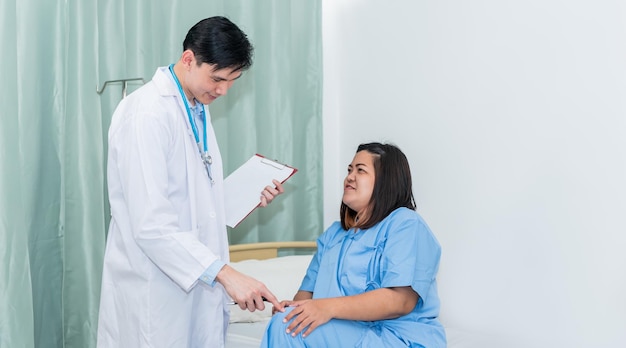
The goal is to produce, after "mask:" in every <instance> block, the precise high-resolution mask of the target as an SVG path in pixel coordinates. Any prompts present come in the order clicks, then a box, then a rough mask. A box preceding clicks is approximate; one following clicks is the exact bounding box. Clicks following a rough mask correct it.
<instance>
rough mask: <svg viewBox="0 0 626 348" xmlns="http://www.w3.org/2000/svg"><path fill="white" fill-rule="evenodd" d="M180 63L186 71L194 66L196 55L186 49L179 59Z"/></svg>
mask: <svg viewBox="0 0 626 348" xmlns="http://www.w3.org/2000/svg"><path fill="white" fill-rule="evenodd" d="M180 61H181V62H182V63H183V65H184V66H185V68H186V69H189V68H190V67H191V64H195V61H196V55H195V54H194V53H193V51H192V50H190V49H186V50H185V51H183V54H182V56H181V57H180Z"/></svg>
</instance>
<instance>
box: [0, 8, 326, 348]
mask: <svg viewBox="0 0 626 348" xmlns="http://www.w3.org/2000/svg"><path fill="white" fill-rule="evenodd" d="M320 7H321V1H303V2H293V1H289V0H280V1H278V0H272V1H263V2H255V1H249V0H247V1H246V0H240V1H235V0H224V1H211V2H207V1H199V0H188V1H184V2H183V1H149V0H137V1H132V2H124V1H114V0H108V1H95V0H88V1H79V0H67V1H61V0H54V1H44V2H41V1H34V0H6V1H1V2H0V44H1V47H2V51H3V54H1V55H0V72H1V76H2V78H3V83H2V85H0V107H1V109H2V112H1V113H0V121H1V127H0V172H1V173H2V174H1V175H0V262H1V264H0V347H76V348H84V347H93V346H95V335H96V325H97V312H98V302H99V295H100V294H99V291H100V275H101V274H100V272H101V267H102V257H103V252H104V244H105V238H106V228H107V225H108V221H109V216H108V215H109V214H108V211H109V210H108V209H109V208H108V197H107V196H106V177H105V168H106V155H105V154H106V151H107V148H106V137H107V130H108V125H109V122H110V118H111V115H112V113H113V110H114V108H115V106H116V105H117V103H118V102H119V101H120V99H121V98H122V85H121V84H110V85H108V86H107V87H106V89H105V90H104V91H103V92H102V94H97V93H96V88H101V87H102V85H103V83H104V81H106V80H115V79H121V78H135V77H141V78H143V79H145V80H146V81H148V80H149V79H150V78H151V77H152V75H153V73H154V71H155V70H156V68H157V67H158V66H163V65H167V64H169V63H171V62H174V61H176V60H177V59H178V58H179V56H180V53H181V51H182V40H183V38H184V35H185V34H186V32H187V30H188V29H189V27H191V25H193V24H195V23H196V22H197V21H198V20H200V19H202V18H205V17H209V16H213V15H225V16H227V17H229V18H230V19H231V20H233V22H235V23H237V24H238V25H239V26H240V27H241V28H242V29H243V30H244V31H245V32H246V33H247V34H248V36H249V37H250V40H251V41H252V43H253V45H254V46H255V57H254V58H255V59H254V65H253V67H252V68H251V70H249V71H247V72H245V73H244V75H243V77H242V78H241V79H240V81H238V82H237V83H236V84H235V85H234V87H233V88H232V89H231V90H230V91H229V95H227V96H226V97H223V98H222V99H221V100H218V101H216V102H215V103H214V104H213V105H211V107H210V110H211V114H212V117H213V119H214V125H215V129H216V133H217V137H218V142H219V143H220V148H221V151H222V156H223V157H224V164H225V175H227V174H229V173H230V172H232V171H233V170H234V169H235V168H237V167H238V166H239V165H240V164H242V163H243V162H244V161H245V160H247V159H248V158H249V157H250V156H252V154H254V153H257V152H258V153H261V154H264V155H266V156H269V157H272V158H276V159H278V160H279V161H284V162H287V163H289V164H291V165H294V166H295V167H297V168H298V170H299V171H298V173H297V174H296V175H295V176H294V177H293V178H292V179H290V180H289V181H288V182H287V184H286V185H285V188H286V190H287V193H285V194H284V195H282V196H281V197H279V198H278V199H277V200H276V201H275V202H274V203H272V204H271V205H270V207H268V208H263V209H258V210H257V211H255V212H254V213H253V214H252V215H250V216H249V217H248V219H247V220H246V221H245V222H244V223H243V224H242V225H240V226H239V227H237V228H236V229H232V230H230V231H229V232H230V239H231V244H236V243H241V242H257V241H272V240H313V239H315V238H316V237H317V235H319V233H320V232H321V229H322V227H323V226H322V207H321V202H322V197H321V194H322V177H321V175H322V170H321V163H322V158H321V156H322V154H321V149H322V138H321V137H322V135H321V92H322V78H321V75H322V71H321V69H322V66H321V61H322V59H321V28H320V26H321V18H320V17H321V8H320ZM139 85H140V83H137V82H131V83H129V85H128V91H127V93H131V92H132V91H133V90H134V89H135V88H136V87H138V86H139Z"/></svg>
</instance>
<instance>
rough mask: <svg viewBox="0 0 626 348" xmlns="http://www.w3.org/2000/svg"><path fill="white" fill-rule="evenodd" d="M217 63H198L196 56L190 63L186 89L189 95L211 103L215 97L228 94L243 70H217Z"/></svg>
mask: <svg viewBox="0 0 626 348" xmlns="http://www.w3.org/2000/svg"><path fill="white" fill-rule="evenodd" d="M214 68H215V65H210V64H207V63H202V64H200V66H198V64H196V60H195V58H194V59H193V61H192V62H191V64H190V65H189V67H188V69H189V72H188V74H187V78H186V80H185V82H186V86H185V87H186V89H187V91H186V92H187V93H186V94H187V96H188V97H191V98H196V100H198V101H200V102H201V103H202V104H211V103H212V102H213V101H214V100H215V99H217V98H219V97H221V96H223V95H226V93H228V90H229V89H230V87H232V85H233V83H234V82H235V80H236V79H238V78H239V77H240V76H241V71H234V70H233V69H232V68H224V69H220V70H215V69H214Z"/></svg>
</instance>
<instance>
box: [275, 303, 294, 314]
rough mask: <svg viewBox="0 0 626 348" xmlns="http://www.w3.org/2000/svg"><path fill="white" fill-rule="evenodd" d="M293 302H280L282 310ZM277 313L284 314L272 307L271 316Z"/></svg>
mask: <svg viewBox="0 0 626 348" xmlns="http://www.w3.org/2000/svg"><path fill="white" fill-rule="evenodd" d="M292 303H293V301H290V300H284V301H280V304H281V306H283V308H285V307H289V305H290V304H292ZM277 312H284V310H283V311H281V310H278V308H276V307H275V306H272V315H274V314H276V313H277Z"/></svg>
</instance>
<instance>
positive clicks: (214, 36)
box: [183, 16, 254, 71]
mask: <svg viewBox="0 0 626 348" xmlns="http://www.w3.org/2000/svg"><path fill="white" fill-rule="evenodd" d="M188 49H189V50H191V51H192V52H193V53H194V56H195V57H196V60H197V62H198V64H202V63H208V64H211V65H215V69H216V70H220V69H224V68H232V69H234V71H245V70H247V69H248V68H250V66H252V54H253V51H254V48H253V47H252V44H251V43H250V41H248V37H247V36H246V34H245V33H244V32H243V31H242V30H241V29H239V27H237V25H235V24H234V23H233V22H231V21H230V20H229V19H228V18H226V17H221V16H215V17H209V18H205V19H203V20H201V21H200V22H198V23H196V25H194V26H193V27H191V29H189V32H187V36H186V37H185V41H183V51H185V50H188Z"/></svg>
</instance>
